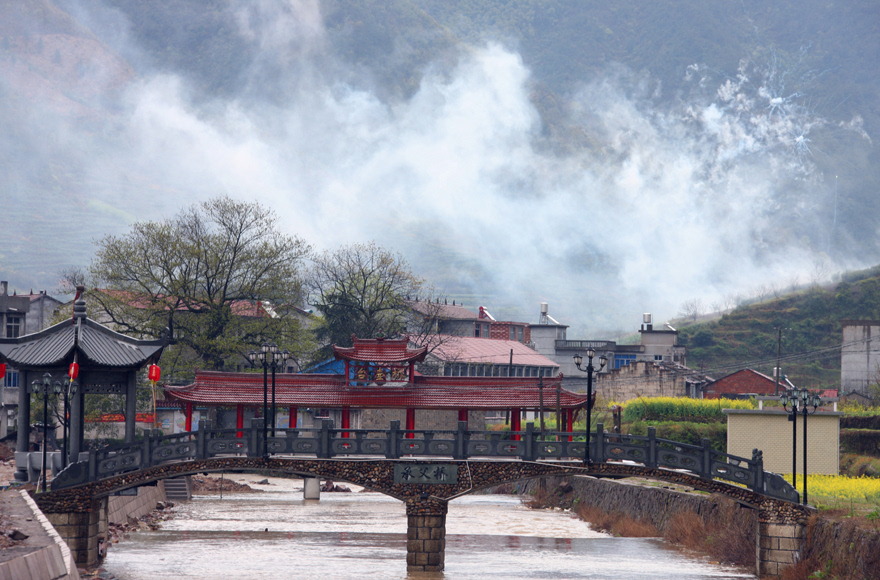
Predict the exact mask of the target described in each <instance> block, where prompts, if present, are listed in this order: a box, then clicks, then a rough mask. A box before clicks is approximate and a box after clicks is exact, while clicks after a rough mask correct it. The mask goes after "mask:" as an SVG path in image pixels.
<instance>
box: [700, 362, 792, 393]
mask: <svg viewBox="0 0 880 580" xmlns="http://www.w3.org/2000/svg"><path fill="white" fill-rule="evenodd" d="M789 388H791V385H790V384H789V383H787V382H786V381H785V380H784V379H783V380H780V381H779V392H778V393H777V392H776V380H775V379H774V378H772V377H768V376H767V375H765V374H762V373H759V372H758V371H753V370H752V369H743V370H741V371H737V372H735V373H733V374H730V375H727V376H726V377H723V378H720V379H718V380H717V381H713V382H711V383H709V384H707V385H706V386H704V387H703V398H704V399H720V398H723V397H727V398H732V397H734V396H737V395H741V396H745V395H770V396H775V395H781V394H782V393H784V392H785V391H786V390H787V389H789Z"/></svg>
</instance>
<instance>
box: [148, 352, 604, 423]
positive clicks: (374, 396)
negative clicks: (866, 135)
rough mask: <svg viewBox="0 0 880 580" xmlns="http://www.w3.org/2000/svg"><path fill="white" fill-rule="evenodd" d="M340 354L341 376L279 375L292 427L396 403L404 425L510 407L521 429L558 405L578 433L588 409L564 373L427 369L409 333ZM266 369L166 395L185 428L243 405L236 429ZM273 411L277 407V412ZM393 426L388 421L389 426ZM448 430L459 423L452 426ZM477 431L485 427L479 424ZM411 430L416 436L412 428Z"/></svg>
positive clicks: (258, 404)
mask: <svg viewBox="0 0 880 580" xmlns="http://www.w3.org/2000/svg"><path fill="white" fill-rule="evenodd" d="M333 348H334V355H335V357H336V359H337V360H341V361H344V362H345V370H344V372H343V373H342V374H310V373H298V374H279V375H276V377H275V395H274V400H275V404H276V406H277V407H282V408H285V407H286V408H289V409H290V417H291V419H290V428H296V427H297V424H296V421H297V414H298V410H299V409H302V408H313V409H314V408H319V409H336V410H339V411H340V417H341V421H340V423H341V424H340V425H339V427H340V428H341V429H351V428H352V426H351V412H352V410H355V409H358V410H366V409H397V410H404V411H405V429H406V430H409V431H411V430H414V429H428V428H436V426H434V425H432V426H431V427H428V426H425V425H417V424H416V413H415V411H416V410H417V409H418V410H437V411H457V412H458V420H459V421H465V422H466V421H467V420H468V412H469V411H489V410H498V411H510V412H511V414H510V416H511V424H510V428H511V430H512V431H519V430H521V423H520V422H521V419H520V418H521V415H522V411H526V410H533V411H540V410H543V411H545V412H546V411H555V410H556V409H557V408H558V409H559V410H560V412H561V414H562V422H563V425H564V429H562V430H567V431H571V425H572V423H573V419H574V413H575V410H576V409H580V408H586V405H587V395H586V394H582V393H574V392H571V391H568V390H565V389H563V388H562V386H561V385H562V375H561V374H560V375H557V376H555V377H450V376H432V375H421V374H418V373H417V372H415V363H416V362H419V361H421V360H423V359H424V357H425V355H426V354H427V349H426V348H424V347H423V348H418V349H411V348H409V347H408V346H407V341H406V339H400V340H388V339H385V340H383V339H356V340H355V344H354V346H353V347H350V348H340V347H336V346H334V347H333ZM263 379H264V377H263V375H262V374H261V373H227V372H215V371H199V372H197V373H196V377H195V381H194V382H193V384H191V385H188V386H185V387H166V388H165V395H166V398H167V399H170V400H177V401H179V402H180V403H181V407H182V409H183V410H184V413H185V416H186V430H187V431H191V430H192V416H193V408H194V407H195V406H206V407H208V408H211V407H227V408H228V407H232V408H235V409H236V428H239V429H241V428H243V427H244V410H245V409H246V408H248V407H250V408H253V409H254V410H255V413H256V414H259V410H260V409H262V406H263V402H264V382H263ZM271 416H272V412H271V410H270V417H271ZM382 428H383V429H384V428H387V426H383V427H382ZM446 428H447V429H455V424H454V423H453V424H450V425H448V426H447V427H446ZM477 429H478V430H482V429H483V426H482V425H480V426H479V427H478V428H477ZM408 436H412V434H411V433H410V434H408Z"/></svg>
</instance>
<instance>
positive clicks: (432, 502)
mask: <svg viewBox="0 0 880 580" xmlns="http://www.w3.org/2000/svg"><path fill="white" fill-rule="evenodd" d="M447 508H448V503H447V502H446V501H445V500H439V499H436V498H430V499H420V498H416V499H411V500H407V502H406V570H407V572H439V571H441V570H443V567H444V561H445V557H446V512H447Z"/></svg>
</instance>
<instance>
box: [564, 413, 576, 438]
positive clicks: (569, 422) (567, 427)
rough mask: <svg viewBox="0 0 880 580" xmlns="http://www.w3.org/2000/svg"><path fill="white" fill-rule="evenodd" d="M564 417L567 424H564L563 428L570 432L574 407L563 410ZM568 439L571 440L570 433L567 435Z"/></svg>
mask: <svg viewBox="0 0 880 580" xmlns="http://www.w3.org/2000/svg"><path fill="white" fill-rule="evenodd" d="M565 418H566V423H567V425H566V426H565V430H566V431H567V432H569V433H571V432H572V423H573V422H574V409H566V410H565ZM568 440H569V441H571V435H569V436H568Z"/></svg>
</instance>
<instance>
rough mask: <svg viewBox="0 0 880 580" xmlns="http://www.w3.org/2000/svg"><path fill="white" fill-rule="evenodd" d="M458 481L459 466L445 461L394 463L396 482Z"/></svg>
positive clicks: (450, 482)
mask: <svg viewBox="0 0 880 580" xmlns="http://www.w3.org/2000/svg"><path fill="white" fill-rule="evenodd" d="M457 482H458V466H457V465H449V464H445V463H397V464H395V465H394V483H431V484H435V483H449V484H454V483H457Z"/></svg>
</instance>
